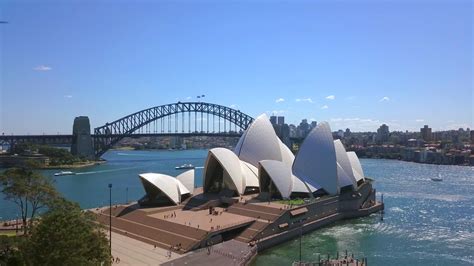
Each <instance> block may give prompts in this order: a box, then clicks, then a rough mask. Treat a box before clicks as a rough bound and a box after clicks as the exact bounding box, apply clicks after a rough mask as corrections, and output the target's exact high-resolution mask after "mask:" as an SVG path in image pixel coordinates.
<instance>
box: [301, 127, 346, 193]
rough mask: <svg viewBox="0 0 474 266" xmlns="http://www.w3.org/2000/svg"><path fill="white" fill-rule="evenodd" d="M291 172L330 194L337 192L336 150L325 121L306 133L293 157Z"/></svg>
mask: <svg viewBox="0 0 474 266" xmlns="http://www.w3.org/2000/svg"><path fill="white" fill-rule="evenodd" d="M293 173H294V174H295V175H296V176H297V177H299V178H300V179H301V180H303V181H305V182H306V183H308V184H309V185H312V186H313V187H315V188H322V189H324V190H325V191H326V192H327V193H329V194H331V195H336V194H338V193H339V178H338V175H337V161H336V150H335V148H334V142H333V137H332V133H331V129H330V127H329V124H328V123H327V122H322V123H319V124H318V125H317V126H316V128H314V129H313V130H312V131H311V132H310V133H309V134H308V136H307V137H306V139H305V140H304V142H303V144H302V145H301V147H300V149H299V151H298V154H297V155H296V157H295V161H294V163H293Z"/></svg>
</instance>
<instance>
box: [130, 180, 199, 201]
mask: <svg viewBox="0 0 474 266" xmlns="http://www.w3.org/2000/svg"><path fill="white" fill-rule="evenodd" d="M139 177H140V179H141V180H142V183H143V186H144V188H145V191H146V193H147V194H148V195H152V194H153V191H152V190H154V189H157V190H158V191H160V192H162V193H163V194H164V195H165V196H166V197H168V198H169V199H170V200H171V201H172V202H174V203H175V204H179V203H181V198H182V196H184V195H186V194H191V191H190V190H189V189H187V188H186V186H184V185H183V184H182V183H181V181H179V180H178V179H176V178H174V177H172V176H169V175H164V174H156V173H144V174H140V175H139ZM150 186H153V187H150ZM193 186H194V185H193Z"/></svg>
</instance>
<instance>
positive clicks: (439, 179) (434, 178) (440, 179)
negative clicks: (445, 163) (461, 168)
mask: <svg viewBox="0 0 474 266" xmlns="http://www.w3.org/2000/svg"><path fill="white" fill-rule="evenodd" d="M438 169H439V168H438ZM438 171H439V170H438ZM431 181H437V182H439V181H443V178H441V174H440V173H438V177H432V178H431Z"/></svg>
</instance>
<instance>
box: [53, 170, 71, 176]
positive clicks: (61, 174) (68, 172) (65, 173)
mask: <svg viewBox="0 0 474 266" xmlns="http://www.w3.org/2000/svg"><path fill="white" fill-rule="evenodd" d="M75 174H76V173H74V172H71V171H61V172H58V173H55V174H54V176H63V175H75Z"/></svg>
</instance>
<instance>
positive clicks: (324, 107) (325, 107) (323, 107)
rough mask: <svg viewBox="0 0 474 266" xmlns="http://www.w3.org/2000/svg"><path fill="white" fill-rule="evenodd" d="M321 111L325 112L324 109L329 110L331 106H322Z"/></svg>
mask: <svg viewBox="0 0 474 266" xmlns="http://www.w3.org/2000/svg"><path fill="white" fill-rule="evenodd" d="M321 109H323V110H324V109H329V106H327V105H323V106H321Z"/></svg>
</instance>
